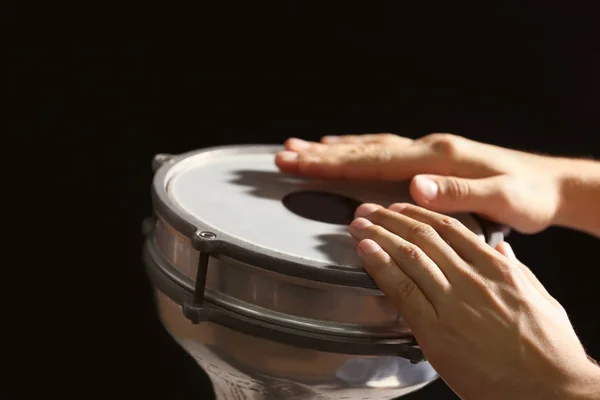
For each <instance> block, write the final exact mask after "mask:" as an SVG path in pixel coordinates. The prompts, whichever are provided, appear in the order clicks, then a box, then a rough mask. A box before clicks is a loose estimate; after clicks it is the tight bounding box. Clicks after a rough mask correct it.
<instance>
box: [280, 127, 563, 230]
mask: <svg viewBox="0 0 600 400" xmlns="http://www.w3.org/2000/svg"><path fill="white" fill-rule="evenodd" d="M286 149H287V151H283V152H280V153H278V154H277V156H276V164H277V166H278V167H279V168H280V169H281V170H282V171H283V172H286V173H293V174H301V175H305V176H311V177H319V178H344V179H381V180H405V179H411V178H412V182H411V185H410V193H411V195H412V197H413V199H414V201H415V203H417V204H419V205H421V206H423V207H426V208H428V209H431V210H434V211H438V212H441V213H454V212H473V213H476V214H479V215H481V216H482V217H484V218H487V219H489V220H492V221H496V222H498V223H501V224H505V225H509V226H511V227H513V228H514V229H515V230H517V231H520V232H522V233H536V232H539V231H542V230H544V229H545V228H547V227H548V226H549V225H551V224H553V223H554V222H555V221H556V219H557V217H558V216H557V215H558V213H559V211H560V210H561V206H562V204H561V198H562V196H561V188H562V186H561V184H562V180H561V177H562V175H561V173H562V171H563V170H564V165H563V163H561V162H559V161H558V159H556V158H552V157H545V156H539V155H535V154H529V153H524V152H520V151H515V150H509V149H505V148H501V147H497V146H493V145H489V144H484V143H479V142H475V141H472V140H468V139H466V138H463V137H460V136H454V135H449V134H432V135H428V136H425V137H422V138H420V139H417V140H412V139H408V138H404V137H400V136H396V135H391V134H375V135H359V136H342V137H339V138H328V137H325V138H323V139H322V140H321V143H314V142H313V143H311V142H305V141H302V140H299V139H289V140H288V141H287V142H286ZM567 169H568V168H567Z"/></svg>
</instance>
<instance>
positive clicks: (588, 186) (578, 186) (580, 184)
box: [553, 159, 600, 238]
mask: <svg viewBox="0 0 600 400" xmlns="http://www.w3.org/2000/svg"><path fill="white" fill-rule="evenodd" d="M557 163H558V164H560V165H561V169H562V173H561V182H562V183H561V188H562V189H561V192H562V195H561V206H560V208H559V211H558V212H557V215H556V219H555V221H554V223H553V225H557V226H563V227H567V228H571V229H577V230H580V231H583V232H586V233H589V234H591V235H594V236H596V237H599V238H600V162H599V161H593V160H571V159H561V160H557Z"/></svg>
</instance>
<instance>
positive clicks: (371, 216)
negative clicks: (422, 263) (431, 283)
mask: <svg viewBox="0 0 600 400" xmlns="http://www.w3.org/2000/svg"><path fill="white" fill-rule="evenodd" d="M355 215H356V216H357V217H359V218H360V217H363V218H366V219H367V220H369V221H370V222H371V223H373V224H375V225H378V226H381V227H383V228H384V229H386V230H387V231H389V232H391V233H392V234H395V235H398V236H400V237H401V238H403V239H404V240H406V241H408V242H410V243H413V244H415V245H416V246H418V247H419V248H420V249H421V250H423V251H424V252H425V254H427V256H428V257H429V258H430V259H431V260H432V261H433V262H434V263H435V264H436V265H437V266H438V267H439V269H440V270H441V271H442V272H443V273H444V275H445V276H446V278H447V279H448V281H449V282H450V283H452V281H453V279H455V278H456V276H457V270H461V271H464V270H466V269H467V268H468V266H467V265H466V263H465V261H464V260H463V259H462V258H461V257H460V256H459V255H458V254H457V253H456V252H455V251H454V249H453V248H452V247H451V246H450V245H449V244H448V243H447V242H446V241H445V240H444V239H443V238H442V237H441V236H440V234H438V232H437V231H436V230H435V228H434V227H433V226H432V225H434V224H435V223H436V221H434V220H433V219H429V220H427V219H424V218H422V221H419V220H417V219H414V218H411V217H410V216H407V215H405V214H400V213H397V212H395V211H393V210H391V209H387V208H384V207H379V206H377V205H374V204H363V205H361V206H360V207H358V208H357V210H356V213H355ZM431 223H433V224H431ZM461 275H462V274H461Z"/></svg>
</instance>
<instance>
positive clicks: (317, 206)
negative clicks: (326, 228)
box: [283, 191, 362, 225]
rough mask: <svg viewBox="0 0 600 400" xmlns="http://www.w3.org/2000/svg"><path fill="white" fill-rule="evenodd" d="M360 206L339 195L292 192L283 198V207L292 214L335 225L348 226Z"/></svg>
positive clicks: (356, 202)
mask: <svg viewBox="0 0 600 400" xmlns="http://www.w3.org/2000/svg"><path fill="white" fill-rule="evenodd" d="M361 204H362V203H360V202H358V201H356V200H354V199H351V198H349V197H346V196H342V195H340V194H334V193H327V192H318V191H305V192H294V193H290V194H288V195H287V196H285V197H284V198H283V205H284V206H285V207H286V208H287V209H288V210H290V211H291V212H293V213H294V214H296V215H299V216H301V217H304V218H308V219H312V220H313V221H319V222H325V223H328V224H337V225H350V223H351V222H352V220H354V211H356V208H357V207H358V206H360V205H361Z"/></svg>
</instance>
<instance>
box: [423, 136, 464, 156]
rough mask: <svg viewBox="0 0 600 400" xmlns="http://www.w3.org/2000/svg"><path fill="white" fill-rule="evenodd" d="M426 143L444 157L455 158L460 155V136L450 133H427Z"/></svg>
mask: <svg viewBox="0 0 600 400" xmlns="http://www.w3.org/2000/svg"><path fill="white" fill-rule="evenodd" d="M427 143H429V144H430V146H431V148H432V149H433V150H434V151H435V152H436V153H438V154H440V155H441V156H442V157H444V158H448V159H451V160H454V159H457V158H458V156H459V155H460V147H461V146H460V137H458V136H456V135H453V134H450V133H434V134H431V135H429V137H428V139H427Z"/></svg>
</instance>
